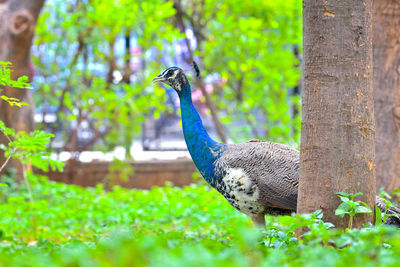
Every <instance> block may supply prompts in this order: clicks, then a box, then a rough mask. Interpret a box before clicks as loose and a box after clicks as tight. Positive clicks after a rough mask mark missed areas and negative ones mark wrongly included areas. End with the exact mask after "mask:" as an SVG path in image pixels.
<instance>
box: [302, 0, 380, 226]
mask: <svg viewBox="0 0 400 267" xmlns="http://www.w3.org/2000/svg"><path fill="white" fill-rule="evenodd" d="M303 7H304V10H303V23H304V24H303V25H304V26H303V47H304V49H303V51H304V57H303V58H304V65H303V68H304V69H303V73H304V87H303V115H302V116H303V120H302V129H301V131H302V132H301V158H300V183H299V197H298V206H297V211H298V213H312V212H314V211H315V210H318V209H322V212H323V213H324V221H329V222H332V223H333V224H334V225H335V226H336V227H341V228H344V227H346V226H347V225H348V217H347V216H346V217H345V220H342V219H340V217H339V216H336V215H335V210H336V208H337V207H338V206H339V204H340V200H339V198H338V197H337V196H336V193H337V192H340V191H341V192H347V193H357V192H362V193H363V195H362V196H361V197H358V199H359V200H362V201H364V202H366V203H367V204H368V205H369V206H370V207H371V208H373V207H374V201H375V170H374V160H375V159H374V157H375V153H374V152H375V146H374V142H375V129H374V128H375V123H374V113H373V90H372V32H371V31H372V29H371V20H372V14H371V11H372V1H368V0H342V1H328V0H324V1H315V0H303ZM358 199H357V200H358ZM354 219H355V221H354V224H353V225H354V227H361V225H362V224H364V223H366V222H368V221H371V222H372V221H373V216H372V215H371V214H368V215H367V214H364V215H356V216H355V218H354Z"/></svg>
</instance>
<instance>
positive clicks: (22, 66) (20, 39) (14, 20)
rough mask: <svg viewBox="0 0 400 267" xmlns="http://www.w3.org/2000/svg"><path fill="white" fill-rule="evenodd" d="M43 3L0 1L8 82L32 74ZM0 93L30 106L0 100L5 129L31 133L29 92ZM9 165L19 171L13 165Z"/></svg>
mask: <svg viewBox="0 0 400 267" xmlns="http://www.w3.org/2000/svg"><path fill="white" fill-rule="evenodd" d="M43 4H44V0H0V61H10V62H11V63H12V64H13V65H12V73H11V78H12V79H17V78H18V77H21V76H23V75H28V76H30V77H31V76H32V75H33V67H32V65H31V66H29V64H30V63H29V62H30V60H29V59H30V48H31V45H32V39H33V34H34V30H35V25H36V22H37V18H38V15H39V13H40V10H41V9H42V7H43ZM2 93H4V94H5V95H7V96H8V97H16V98H18V99H20V100H21V101H24V102H27V103H29V104H30V105H29V106H23V107H21V108H17V107H11V106H9V105H8V103H6V102H4V101H0V120H2V121H4V123H5V124H6V126H8V127H11V128H14V129H16V130H18V131H20V130H24V131H31V130H33V129H34V120H33V109H34V108H33V105H32V104H33V101H32V94H31V92H30V90H27V89H18V88H6V89H5V90H4V91H3V92H2ZM0 143H2V144H5V143H6V139H5V138H4V136H2V135H1V134H0ZM4 161H5V158H4V155H3V151H0V163H2V162H4ZM13 166H14V167H16V168H20V166H19V165H17V164H15V165H13Z"/></svg>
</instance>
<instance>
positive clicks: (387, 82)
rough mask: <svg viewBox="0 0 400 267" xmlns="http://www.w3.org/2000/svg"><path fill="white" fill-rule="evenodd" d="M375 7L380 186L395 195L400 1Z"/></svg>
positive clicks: (380, 1) (399, 176)
mask: <svg viewBox="0 0 400 267" xmlns="http://www.w3.org/2000/svg"><path fill="white" fill-rule="evenodd" d="M373 8H374V16H373V53H374V59H373V63H374V76H373V77H374V102H375V103H374V105H375V106H374V109H375V121H376V141H375V143H376V147H375V153H376V185H377V188H381V187H385V190H386V191H388V192H392V191H393V190H394V189H396V188H398V189H400V77H399V74H400V2H399V1H397V0H375V1H374V7H373Z"/></svg>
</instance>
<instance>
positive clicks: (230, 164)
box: [216, 140, 300, 211]
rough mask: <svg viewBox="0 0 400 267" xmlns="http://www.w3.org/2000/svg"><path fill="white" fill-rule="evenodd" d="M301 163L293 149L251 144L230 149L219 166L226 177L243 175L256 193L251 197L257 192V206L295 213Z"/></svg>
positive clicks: (223, 155) (234, 146) (220, 160)
mask: <svg viewBox="0 0 400 267" xmlns="http://www.w3.org/2000/svg"><path fill="white" fill-rule="evenodd" d="M299 159H300V154H299V152H298V151H297V150H295V149H293V148H290V147H288V146H285V145H282V144H277V143H272V142H265V141H259V140H252V141H251V142H247V143H243V144H234V145H228V146H227V147H226V149H225V150H224V151H223V153H221V155H220V158H219V159H218V161H217V162H216V165H217V168H218V169H219V170H224V174H225V176H229V175H227V173H228V174H229V173H233V172H234V171H235V172H236V173H244V176H245V177H247V178H248V179H249V182H250V183H251V184H252V186H253V189H254V190H250V193H252V192H253V191H256V192H257V194H258V196H257V197H258V202H259V203H261V204H262V205H263V206H264V207H272V208H280V209H288V210H293V211H295V210H296V206H297V187H298V183H299V174H298V173H299ZM222 176H223V175H222ZM242 176H243V175H242ZM242 178H243V177H242ZM254 186H255V188H254Z"/></svg>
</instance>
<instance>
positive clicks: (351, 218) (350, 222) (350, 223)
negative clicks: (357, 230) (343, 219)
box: [349, 215, 354, 230]
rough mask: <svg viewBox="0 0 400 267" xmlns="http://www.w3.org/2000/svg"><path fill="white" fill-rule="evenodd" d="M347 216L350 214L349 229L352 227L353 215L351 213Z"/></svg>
mask: <svg viewBox="0 0 400 267" xmlns="http://www.w3.org/2000/svg"><path fill="white" fill-rule="evenodd" d="M349 216H350V220H349V230H350V229H352V228H353V217H354V216H352V215H349Z"/></svg>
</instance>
